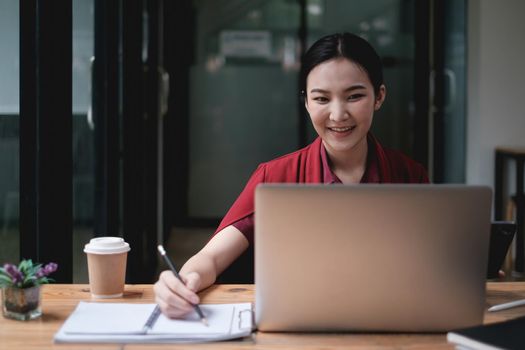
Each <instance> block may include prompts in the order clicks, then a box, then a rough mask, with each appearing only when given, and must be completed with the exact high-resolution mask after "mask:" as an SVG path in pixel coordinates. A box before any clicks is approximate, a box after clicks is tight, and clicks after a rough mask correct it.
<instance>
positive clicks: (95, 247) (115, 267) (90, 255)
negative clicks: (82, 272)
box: [84, 237, 130, 298]
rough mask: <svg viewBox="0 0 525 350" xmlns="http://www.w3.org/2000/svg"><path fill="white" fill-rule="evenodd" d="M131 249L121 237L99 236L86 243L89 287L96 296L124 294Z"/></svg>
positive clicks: (118, 295) (110, 296)
mask: <svg viewBox="0 0 525 350" xmlns="http://www.w3.org/2000/svg"><path fill="white" fill-rule="evenodd" d="M129 250H130V247H129V244H128V243H126V242H124V239H122V238H120V237H97V238H93V239H91V240H90V241H89V243H88V244H86V245H85V247H84V252H85V253H86V255H87V260H88V274H89V288H90V290H91V295H92V296H93V297H94V298H118V297H121V296H122V294H123V293H124V282H125V279H126V260H127V257H128V252H129Z"/></svg>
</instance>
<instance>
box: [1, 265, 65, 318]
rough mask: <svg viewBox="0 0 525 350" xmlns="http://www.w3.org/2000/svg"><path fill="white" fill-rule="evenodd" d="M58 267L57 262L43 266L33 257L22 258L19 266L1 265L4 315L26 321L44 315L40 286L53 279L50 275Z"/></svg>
mask: <svg viewBox="0 0 525 350" xmlns="http://www.w3.org/2000/svg"><path fill="white" fill-rule="evenodd" d="M57 268H58V265H57V264H55V263H49V264H47V265H45V266H42V264H33V261H32V260H31V259H27V260H22V261H21V262H20V264H18V266H16V265H14V264H5V265H4V267H0V287H1V288H2V311H3V314H4V317H7V318H13V319H17V320H23V321H25V320H31V319H34V318H37V317H39V316H40V315H42V311H41V310H40V286H41V285H42V284H45V283H49V282H51V281H52V279H51V278H49V277H48V276H49V275H50V274H52V273H53V272H55V271H56V270H57Z"/></svg>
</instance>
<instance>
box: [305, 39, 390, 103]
mask: <svg viewBox="0 0 525 350" xmlns="http://www.w3.org/2000/svg"><path fill="white" fill-rule="evenodd" d="M338 57H343V58H347V59H349V60H350V61H352V62H354V63H356V64H358V65H359V66H361V67H362V68H363V69H364V70H365V72H366V73H367V74H368V78H369V79H370V81H371V83H372V86H373V88H374V93H375V95H376V96H377V95H378V93H379V88H380V87H381V85H382V84H383V64H382V63H381V58H380V57H379V55H378V54H377V52H376V51H375V50H374V48H373V47H372V45H370V44H369V43H368V41H366V40H365V39H363V38H361V37H360V36H357V35H355V34H351V33H337V34H332V35H327V36H325V37H322V38H321V39H319V40H317V41H316V42H315V43H314V44H313V45H312V46H311V47H310V48H309V49H308V51H306V53H305V54H304V56H303V59H302V62H301V71H300V79H301V80H300V84H301V85H300V88H301V95H302V97H306V79H307V77H308V74H310V71H311V70H312V69H314V68H315V67H316V66H317V65H319V64H321V63H323V62H325V61H328V60H331V59H334V58H338Z"/></svg>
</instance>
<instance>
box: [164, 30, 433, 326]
mask: <svg viewBox="0 0 525 350" xmlns="http://www.w3.org/2000/svg"><path fill="white" fill-rule="evenodd" d="M301 85H302V96H303V97H304V103H305V107H306V109H307V111H308V113H309V114H310V119H311V121H312V124H313V126H314V128H315V130H316V132H317V134H318V136H319V137H318V138H317V139H316V140H315V141H314V142H313V143H311V144H310V145H309V146H307V147H305V148H303V149H300V150H298V151H296V152H293V153H290V154H288V155H285V156H282V157H279V158H277V159H274V160H272V161H269V162H266V163H263V164H260V165H259V167H258V168H257V170H256V171H255V172H254V174H253V175H252V177H251V178H250V180H249V181H248V184H247V185H246V187H245V189H244V190H243V192H242V193H241V194H240V196H239V197H238V198H237V200H236V201H235V203H234V204H233V206H232V207H231V208H230V210H229V211H228V213H227V214H226V216H225V217H224V219H223V220H222V222H221V224H220V225H219V228H218V229H217V231H216V232H215V235H214V236H213V238H212V239H211V240H210V241H209V242H208V244H206V246H205V247H204V248H203V249H202V250H201V251H200V252H199V253H197V254H196V255H195V256H193V257H192V258H190V259H189V260H188V262H187V263H186V264H185V265H184V266H183V268H182V269H181V271H180V276H181V278H182V281H183V282H181V281H179V280H178V279H176V278H175V277H174V276H173V274H172V273H170V272H169V271H165V272H163V273H162V274H161V275H160V279H159V281H158V282H157V283H156V284H155V293H156V296H157V302H158V304H159V306H160V307H161V309H162V311H163V312H164V313H165V314H166V315H168V316H170V317H180V316H183V315H185V314H186V313H188V312H190V311H191V310H192V305H193V304H196V303H198V302H199V299H198V296H197V294H196V292H197V291H199V290H201V289H203V288H206V287H207V286H209V285H211V284H212V283H214V282H215V279H216V278H217V276H218V275H219V274H221V273H222V272H223V271H224V270H225V269H226V268H227V267H228V266H230V264H232V263H233V262H234V261H235V260H236V259H237V258H238V257H239V256H240V255H241V254H242V253H244V252H245V251H248V253H250V252H253V245H254V241H253V231H254V191H255V187H256V186H257V185H258V184H260V183H271V182H273V183H325V184H333V183H344V184H350V183H427V182H428V176H427V173H426V170H425V169H424V168H423V167H422V166H421V165H420V164H418V163H416V162H415V161H413V160H411V159H410V158H408V157H407V156H405V155H404V154H402V153H400V152H397V151H393V150H389V149H387V148H384V147H383V146H382V145H381V144H380V143H379V142H378V141H377V139H376V138H375V137H374V136H373V135H372V134H371V133H370V131H369V130H370V126H371V125H372V120H373V115H374V112H375V111H377V110H378V109H379V108H380V107H381V104H382V103H383V101H384V100H385V97H386V88H385V85H384V83H383V73H382V65H381V59H380V58H379V56H378V55H377V53H376V52H375V50H374V49H373V48H372V46H371V45H370V44H369V43H368V42H367V41H365V40H364V39H362V38H360V37H359V36H356V35H353V34H349V33H344V34H334V35H329V36H326V37H324V38H321V39H320V40H318V41H317V42H315V43H314V44H313V45H312V47H311V48H310V49H309V50H308V51H307V52H306V54H305V56H304V58H303V62H302V67H301ZM246 272H247V273H252V274H253V271H250V270H249V269H247V271H246Z"/></svg>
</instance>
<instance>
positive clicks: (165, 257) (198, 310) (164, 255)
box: [157, 244, 208, 327]
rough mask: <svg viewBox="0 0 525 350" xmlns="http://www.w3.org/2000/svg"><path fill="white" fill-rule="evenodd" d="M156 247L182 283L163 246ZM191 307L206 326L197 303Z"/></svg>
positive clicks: (206, 323) (206, 321) (205, 320)
mask: <svg viewBox="0 0 525 350" xmlns="http://www.w3.org/2000/svg"><path fill="white" fill-rule="evenodd" d="M157 249H158V250H159V253H160V255H162V257H163V258H164V261H165V262H166V264H168V266H169V268H170V269H171V272H173V274H174V275H175V277H177V278H178V279H179V281H181V282H182V283H184V281H183V280H182V278H181V277H180V275H179V273H178V272H177V269H176V268H175V265H173V262H172V261H171V259H170V257H169V256H168V255H167V254H166V251H165V250H164V247H163V246H162V245H160V244H159V245H158V246H157ZM193 308H194V309H195V311H196V312H197V314H198V315H199V317H200V318H201V322H202V323H203V324H204V325H205V326H206V327H208V320H207V319H206V317H205V316H204V314H203V313H202V310H201V308H200V307H199V305H197V304H195V305H193Z"/></svg>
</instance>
